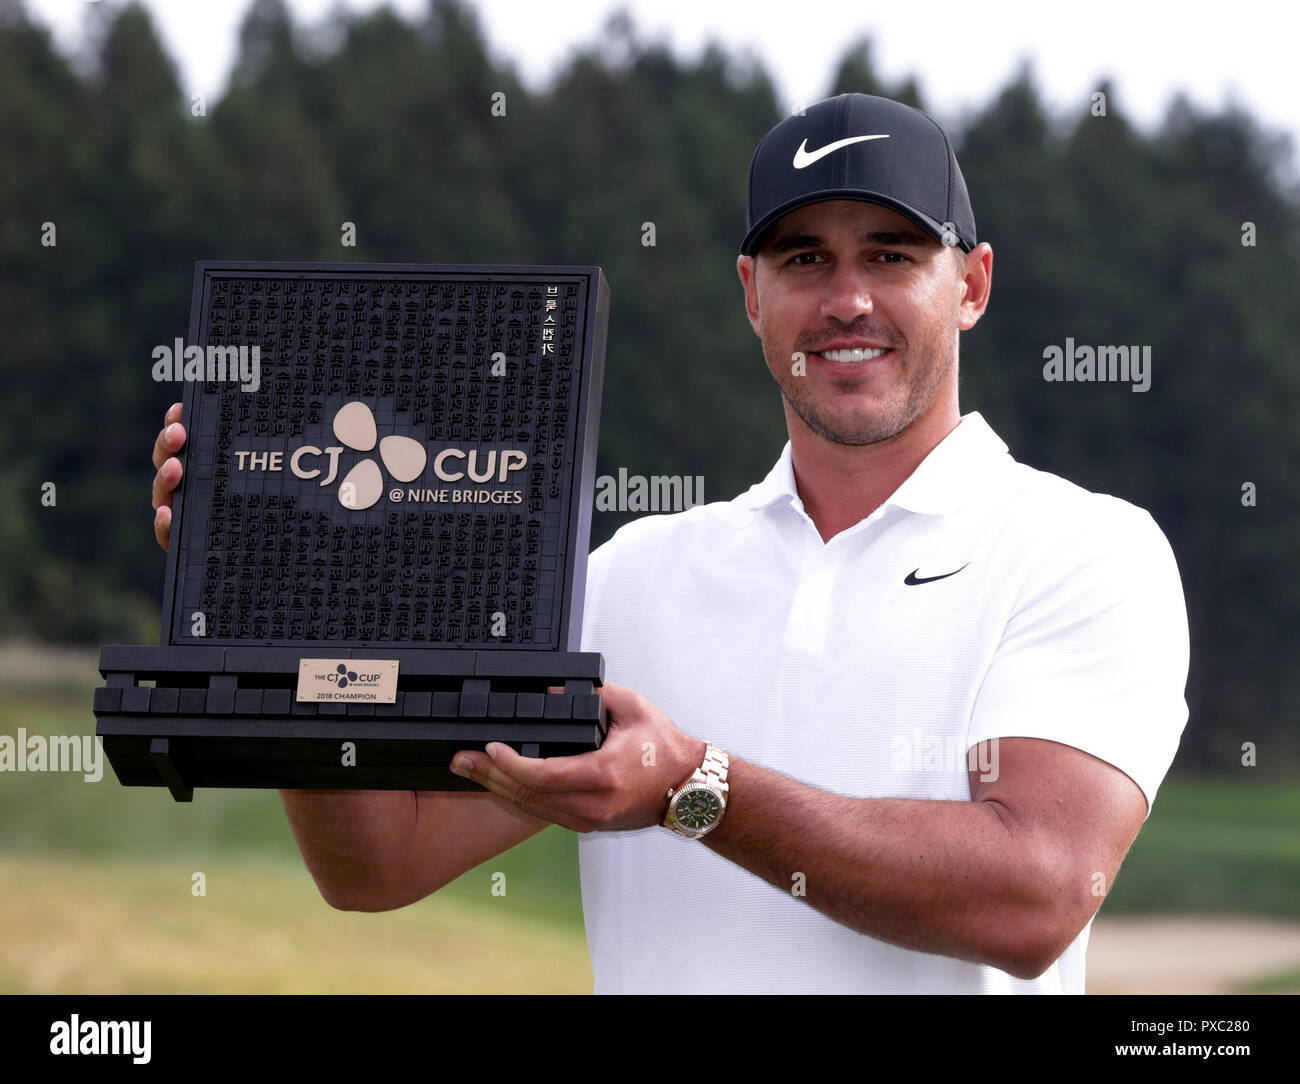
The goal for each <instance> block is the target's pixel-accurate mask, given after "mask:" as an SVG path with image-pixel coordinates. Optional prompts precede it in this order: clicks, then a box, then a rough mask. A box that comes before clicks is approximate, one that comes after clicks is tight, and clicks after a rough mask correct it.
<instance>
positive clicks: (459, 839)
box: [153, 403, 547, 911]
mask: <svg viewBox="0 0 1300 1084" xmlns="http://www.w3.org/2000/svg"><path fill="white" fill-rule="evenodd" d="M184 444H185V427H184V426H183V425H182V424H181V404H180V403H174V404H173V405H172V406H171V407H170V408H169V409H168V411H167V413H166V415H165V416H164V417H163V428H162V429H161V430H160V431H159V433H158V437H157V439H156V440H155V441H154V446H153V465H154V466H155V467H156V468H157V471H158V473H157V474H155V475H154V479H153V506H154V509H155V510H156V512H155V516H154V537H155V538H156V539H157V540H158V545H160V546H161V547H162V548H163V549H164V550H165V549H166V548H167V545H168V542H169V541H170V536H171V511H172V496H173V494H174V492H175V490H176V487H177V486H178V485H180V481H181V475H182V474H183V469H182V466H181V462H180V460H179V459H178V458H176V453H177V452H179V451H180V450H181V448H182V447H183V446H184ZM280 799H281V801H282V802H283V803H284V811H285V813H286V815H287V816H288V818H289V824H290V826H291V827H292V829H293V834H294V838H295V839H296V840H297V841H298V849H299V850H300V851H301V852H302V857H303V861H304V862H306V864H307V869H308V870H309V871H310V872H311V875H312V877H313V879H314V880H315V881H316V887H317V888H318V889H319V890H320V893H321V896H322V897H323V898H324V899H325V901H326V902H327V903H329V904H330V905H331V906H332V907H337V908H339V909H340V910H346V911H389V910H392V909H393V908H395V907H405V906H406V905H407V904H409V903H414V902H416V901H417V900H421V899H423V898H424V897H425V896H427V895H429V893H431V892H436V891H437V890H438V889H439V888H442V886H443V885H445V884H448V883H450V882H451V881H454V880H455V879H456V878H457V877H459V876H460V875H461V874H462V873H466V872H468V871H469V870H471V869H473V868H474V867H475V866H477V865H478V864H479V863H480V862H486V861H487V860H488V859H489V858H493V857H495V856H496V855H498V854H501V853H502V852H504V851H508V850H509V849H510V848H511V847H513V846H514V845H515V844H517V843H522V842H523V841H524V840H525V839H528V838H530V837H531V836H535V835H536V834H537V833H538V832H540V831H541V830H542V829H543V828H545V827H546V825H547V822H546V821H543V820H538V819H537V818H535V817H530V816H528V815H527V814H526V813H523V812H521V811H520V810H518V809H513V808H509V807H504V806H501V805H500V804H498V803H494V802H492V801H491V800H490V799H489V798H488V796H487V795H485V794H472V793H465V792H456V791H452V792H447V793H442V792H436V791H385V790H368V791H345V790H282V791H280Z"/></svg>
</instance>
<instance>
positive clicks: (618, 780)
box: [453, 682, 1146, 978]
mask: <svg viewBox="0 0 1300 1084" xmlns="http://www.w3.org/2000/svg"><path fill="white" fill-rule="evenodd" d="M601 695H602V696H603V697H604V698H605V700H606V703H607V705H608V708H609V713H610V719H611V723H610V732H609V735H608V736H607V737H606V739H605V744H604V746H602V748H601V749H600V750H598V751H597V752H594V753H584V754H582V755H581V756H572V757H551V758H546V759H541V760H532V759H528V758H524V757H521V756H520V755H519V754H518V753H516V752H514V750H513V749H511V748H510V747H509V746H504V745H497V744H496V743H491V744H490V745H489V746H488V754H487V755H485V754H484V753H479V752H465V753H459V754H457V757H456V760H457V761H458V762H459V761H462V760H463V761H464V762H466V763H468V764H469V765H470V768H469V769H468V773H467V774H468V776H469V778H472V779H474V780H475V781H476V782H479V783H481V784H482V785H483V786H484V787H486V788H487V790H488V791H489V792H490V793H491V794H492V795H493V796H494V797H495V798H496V799H497V804H498V805H500V806H502V807H503V808H507V807H511V806H513V807H514V808H516V809H519V810H522V811H524V812H527V813H529V814H531V815H534V816H538V817H544V818H545V819H547V820H550V821H553V822H554V823H556V824H562V825H564V826H565V827H567V828H572V829H574V830H575V831H578V832H590V831H608V830H619V829H630V828H643V827H649V826H651V825H657V824H659V823H660V822H661V821H662V819H663V816H664V812H665V807H666V800H665V797H666V788H665V785H664V781H665V779H667V780H669V781H670V783H671V785H674V786H678V785H680V784H681V783H682V782H683V781H684V780H685V779H686V778H687V777H688V776H689V775H690V774H691V772H692V771H693V770H694V769H695V768H696V767H698V766H699V764H700V763H701V762H702V761H703V759H704V743H703V742H702V741H700V740H699V739H696V738H690V737H687V736H686V735H683V734H682V733H681V732H680V731H678V730H677V729H676V728H675V727H674V726H673V724H672V721H671V720H670V719H669V718H668V716H667V715H666V714H665V713H664V712H663V711H662V710H660V709H659V708H658V707H656V706H655V705H654V704H652V703H651V702H650V701H649V700H648V699H646V697H644V696H643V695H642V694H640V693H638V692H637V691H636V690H634V689H628V688H625V687H623V686H620V685H615V684H614V683H612V682H606V683H605V684H604V686H603V687H602V688H601ZM646 748H654V749H655V750H657V756H656V757H655V758H654V761H653V766H648V765H647V761H646V759H644V758H643V757H642V751H643V750H644V749H646ZM997 752H998V759H997V761H995V762H994V763H997V765H998V772H997V778H996V780H989V781H981V780H980V777H979V776H978V775H977V774H975V773H972V776H971V797H972V800H971V801H961V802H956V801H948V802H943V801H920V800H916V799H910V798H846V797H843V796H841V795H836V794H831V793H828V792H826V791H822V790H818V789H817V788H815V787H811V786H808V785H807V784H804V783H799V782H796V781H795V780H793V779H789V778H787V777H786V776H783V775H780V774H778V773H776V772H772V771H769V770H767V769H765V768H762V767H759V766H758V765H755V764H750V763H748V762H746V761H744V760H741V759H739V758H738V757H734V756H733V757H731V758H730V759H731V764H730V768H729V772H728V781H729V783H730V784H731V788H730V789H731V793H730V796H729V801H728V803H727V812H726V814H725V815H724V816H723V819H722V823H721V824H720V825H719V826H718V827H717V828H716V829H715V830H714V831H713V832H711V833H709V834H708V835H706V836H705V837H704V838H703V840H702V843H703V845H704V846H707V847H710V848H711V849H712V850H714V851H715V852H717V853H718V854H720V855H722V856H723V857H724V858H727V859H730V860H731V861H733V862H735V863H737V864H738V865H741V866H743V867H744V868H745V869H747V870H749V871H750V872H751V873H754V874H756V875H757V876H759V877H762V878H763V879H764V880H765V881H768V882H770V883H771V884H773V885H775V886H776V887H778V888H780V889H781V890H782V891H787V892H788V891H790V890H791V888H792V887H793V886H794V884H795V880H794V877H795V874H797V873H802V874H803V875H804V882H805V891H806V893H807V895H806V897H805V899H806V900H807V902H808V903H809V904H810V905H811V906H813V907H815V908H817V909H818V910H819V911H821V912H823V913H824V914H826V915H828V916H830V917H831V918H833V919H834V920H835V921H837V922H840V923H843V924H844V925H846V926H849V927H851V928H852V929H855V930H858V931H860V932H861V933H865V934H869V935H870V936H872V937H876V938H879V939H881V940H883V941H889V942H891V943H893V944H896V945H901V946H903V947H905V948H911V949H919V950H921V951H923V952H933V953H939V954H942V955H945V956H954V957H956V958H958V959H962V960H970V961H973V962H977V963H983V964H991V965H992V966H994V967H997V968H999V969H1001V970H1003V971H1006V972H1008V973H1009V974H1012V975H1014V976H1016V977H1017V978H1034V977H1037V976H1038V975H1041V974H1042V973H1043V972H1044V971H1045V970H1046V969H1047V968H1048V967H1049V966H1050V965H1051V964H1052V962H1053V961H1054V960H1056V959H1057V957H1059V956H1060V954H1061V953H1062V952H1063V951H1064V950H1065V948H1066V947H1067V946H1068V945H1069V943H1070V942H1071V941H1072V940H1074V938H1075V937H1076V936H1078V934H1079V932H1080V931H1081V930H1082V929H1083V927H1084V926H1085V925H1086V924H1087V922H1088V919H1089V918H1091V916H1092V915H1093V914H1094V913H1095V912H1096V910H1097V908H1098V907H1099V906H1100V904H1101V901H1102V899H1103V897H1104V893H1105V892H1107V891H1109V889H1110V885H1111V882H1112V881H1113V880H1114V877H1115V873H1116V871H1117V870H1118V869H1119V865H1120V863H1121V862H1122V861H1123V859H1124V855H1125V854H1126V853H1127V851H1128V848H1129V846H1130V845H1131V844H1132V842H1133V840H1134V838H1135V837H1136V836H1137V832H1138V829H1139V828H1140V827H1141V826H1142V819H1143V817H1144V816H1145V814H1146V799H1145V797H1144V796H1143V794H1142V791H1141V790H1140V789H1139V788H1138V786H1137V784H1135V783H1134V782H1133V781H1132V780H1131V779H1129V777H1128V776H1126V775H1125V774H1124V773H1123V772H1121V771H1119V770H1118V769H1117V768H1114V767H1112V766H1111V765H1109V764H1107V763H1105V762H1103V761H1101V760H1098V759H1097V758H1095V757H1093V756H1090V755H1089V754H1087V753H1084V752H1081V751H1080V750H1078V749H1074V748H1072V747H1071V746H1067V745H1061V744H1058V743H1056V742H1052V741H1045V740H1041V739H1036V738H1002V739H1000V742H999V748H998V750H997ZM980 763H981V764H983V763H990V761H989V760H981V761H980ZM455 770H458V769H457V768H456V766H455V765H453V771H455ZM665 831H666V829H665ZM1098 875H1100V876H1099V877H1098Z"/></svg>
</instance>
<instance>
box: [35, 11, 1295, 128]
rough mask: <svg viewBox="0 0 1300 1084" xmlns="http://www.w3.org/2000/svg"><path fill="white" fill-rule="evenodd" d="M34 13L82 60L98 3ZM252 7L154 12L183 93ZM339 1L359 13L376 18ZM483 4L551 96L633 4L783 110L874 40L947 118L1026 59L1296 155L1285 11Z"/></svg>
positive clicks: (491, 38)
mask: <svg viewBox="0 0 1300 1084" xmlns="http://www.w3.org/2000/svg"><path fill="white" fill-rule="evenodd" d="M26 2H27V9H28V11H29V12H32V13H33V15H34V16H35V17H37V18H39V19H40V20H41V21H43V22H45V23H46V24H47V25H49V26H50V27H51V28H52V29H53V30H54V31H55V35H56V39H57V40H58V41H59V42H60V43H61V44H62V45H64V46H65V47H67V48H68V49H72V48H75V47H76V45H77V44H78V43H79V41H80V39H81V29H82V25H83V20H84V18H85V15H86V9H87V8H88V7H89V6H90V4H91V3H93V2H97V0H26ZM103 2H104V3H120V0H103ZM249 3H250V0H146V6H147V7H148V8H149V9H150V10H151V11H152V12H153V13H154V17H155V21H156V23H157V24H158V26H159V29H160V33H161V35H162V37H163V39H164V41H165V42H166V45H167V48H168V51H169V52H170V54H171V55H172V57H173V58H174V59H175V60H177V61H178V63H179V64H180V66H181V68H182V72H183V79H184V82H185V86H186V90H187V91H189V92H191V93H193V92H195V91H202V92H204V93H206V94H209V95H213V94H219V93H220V91H221V89H222V88H223V87H224V86H225V83H226V79H227V76H228V74H229V71H230V67H231V64H232V63H233V59H234V53H235V46H236V32H237V30H238V26H239V23H240V21H241V19H242V18H243V15H244V13H245V12H246V11H247V9H248V6H249ZM339 3H340V0H290V7H291V8H292V9H293V10H294V11H295V12H296V14H297V18H298V20H299V22H303V21H306V22H308V23H310V22H315V21H317V20H319V19H321V18H323V17H324V16H325V15H326V14H328V12H329V11H330V10H331V8H332V7H334V6H336V5H337V4H339ZM342 3H343V6H344V7H346V8H348V9H349V10H354V11H361V10H369V9H372V8H375V7H378V6H380V5H379V4H377V3H374V2H372V0H342ZM389 6H391V7H393V8H395V9H396V10H398V11H400V12H402V13H404V14H406V15H417V14H419V13H422V12H423V11H424V10H425V9H426V7H427V3H426V0H390V5H389ZM474 6H475V8H476V10H477V11H478V12H479V20H480V25H481V26H482V27H483V28H484V31H485V34H486V37H487V40H488V43H489V46H490V48H491V50H492V52H493V53H494V54H495V55H496V56H497V57H498V58H506V59H509V60H510V61H512V62H513V63H514V65H515V68H516V70H517V72H518V73H519V75H520V77H521V78H522V79H523V81H524V82H525V83H526V84H528V85H529V86H532V87H538V86H541V85H544V84H545V83H546V81H547V80H549V79H550V77H551V76H552V74H553V73H554V71H555V69H556V68H557V66H559V65H561V64H562V63H563V62H564V60H565V59H566V58H567V56H568V55H569V54H570V52H571V51H572V49H573V47H574V46H575V44H578V45H580V44H586V43H590V42H592V41H593V40H595V39H596V38H597V37H598V36H599V31H600V28H601V26H602V25H603V24H604V22H605V20H606V19H607V18H608V17H609V15H610V14H611V13H612V12H614V11H616V10H618V9H620V8H623V9H626V10H627V11H629V12H630V13H631V14H632V18H633V21H634V23H635V25H636V28H637V31H638V36H639V37H640V38H642V39H643V40H645V39H649V40H652V41H666V42H667V43H669V44H670V45H671V47H672V48H673V50H674V52H676V53H677V54H678V55H679V56H684V57H695V56H697V55H698V54H699V53H700V51H701V50H702V49H703V47H704V45H705V43H707V42H708V41H709V40H710V39H713V40H716V41H718V42H720V43H721V44H722V45H723V47H724V48H725V49H726V50H727V52H728V53H731V54H733V55H735V54H739V53H741V52H742V51H744V50H746V49H749V50H752V52H753V53H754V55H755V56H756V57H757V58H758V59H759V60H760V61H761V62H762V64H763V66H764V67H765V68H766V69H767V71H768V72H769V73H770V74H771V75H772V77H773V78H774V79H775V80H776V81H777V84H778V86H779V87H780V89H781V91H782V94H783V97H784V98H785V100H787V101H794V100H796V99H804V100H810V101H811V100H816V99H817V98H819V97H822V96H823V95H824V94H825V92H826V89H827V83H828V81H829V78H830V75H831V72H832V71H833V69H834V66H835V64H836V62H837V60H838V59H839V57H840V54H841V52H842V50H843V49H844V47H845V46H846V45H848V44H849V43H850V42H852V41H854V40H855V39H856V38H858V37H859V36H860V35H861V34H863V33H867V34H870V36H871V38H872V40H873V42H874V56H875V60H876V64H877V68H878V70H879V71H880V72H881V73H882V74H883V75H884V76H885V77H886V78H887V79H892V78H896V77H900V76H903V75H907V74H911V73H916V74H917V75H918V77H919V79H920V81H921V87H922V90H923V93H924V95H925V98H926V101H927V103H928V104H929V105H930V107H931V111H932V112H934V113H935V114H936V115H937V117H938V119H939V120H941V121H945V122H950V121H954V120H959V119H960V117H961V114H962V111H963V110H965V109H969V108H973V107H976V106H979V105H981V104H983V103H984V102H986V101H987V100H988V99H989V97H990V95H991V93H992V92H993V91H994V90H995V89H997V88H999V87H1001V86H1003V85H1005V83H1006V82H1008V81H1009V79H1010V78H1012V76H1013V75H1014V74H1015V72H1016V70H1017V69H1018V67H1019V66H1020V63H1021V61H1022V60H1023V59H1028V60H1029V61H1030V62H1031V63H1032V66H1033V70H1034V72H1035V74H1036V77H1037V82H1038V85H1039V88H1040V91H1041V93H1042V94H1043V96H1044V97H1045V98H1046V99H1047V102H1048V103H1049V106H1050V107H1051V108H1052V109H1054V110H1070V111H1075V110H1078V109H1080V108H1083V107H1084V106H1086V104H1087V101H1088V95H1089V94H1090V93H1091V91H1092V90H1094V89H1095V88H1096V85H1097V83H1098V81H1099V80H1100V79H1101V78H1102V77H1103V76H1106V75H1109V76H1111V77H1112V78H1113V79H1114V80H1115V84H1116V89H1117V92H1118V96H1119V98H1120V102H1121V104H1122V107H1123V108H1124V109H1125V111H1127V112H1128V113H1129V114H1130V115H1131V116H1132V117H1133V118H1134V119H1135V121H1136V122H1137V123H1138V124H1139V125H1140V126H1142V127H1144V128H1148V127H1149V126H1150V125H1152V124H1154V123H1155V122H1156V121H1158V120H1159V118H1160V117H1161V116H1162V115H1163V113H1164V110H1165V108H1166V107H1167V105H1168V103H1169V99H1170V97H1171V96H1172V95H1173V93H1174V92H1175V91H1176V90H1180V89H1181V90H1184V91H1186V92H1187V93H1188V95H1189V97H1191V99H1192V100H1193V101H1195V102H1197V103H1198V104H1200V105H1202V106H1205V107H1208V108H1214V109H1218V108H1220V107H1221V106H1222V105H1223V104H1224V103H1225V102H1230V101H1236V102H1239V103H1241V104H1243V105H1245V106H1246V107H1248V108H1249V109H1250V111H1251V112H1252V113H1253V114H1254V115H1255V116H1256V117H1257V118H1258V119H1259V120H1260V121H1261V122H1263V123H1264V124H1265V125H1267V126H1269V127H1273V128H1278V129H1283V130H1285V131H1286V132H1287V133H1289V134H1290V135H1291V137H1292V140H1293V143H1294V144H1295V145H1296V146H1300V77H1298V76H1297V70H1298V69H1300V56H1297V47H1296V36H1295V31H1296V29H1297V28H1300V14H1297V12H1296V9H1295V8H1294V6H1293V5H1291V4H1289V3H1287V2H1285V0H1283V2H1278V0H1234V2H1232V3H1230V4H1217V3H1216V4H1211V3H1208V2H1199V0H1194V2H1190V3H1186V2H1183V3H1171V2H1156V0H1126V2H1116V0H1093V2H1087V0H1084V2H1081V3H1076V4H1070V5H1068V7H1063V8H1061V9H1057V10H1053V9H1051V8H1050V7H1049V5H1047V4H1044V3H1042V2H1041V0H1038V2H1021V0H1005V2H999V0H990V2H988V3H985V4H977V3H971V2H970V0H963V2H951V0H924V2H920V3H915V4H888V5H885V4H875V3H862V2H859V0H832V2H827V0H776V2H773V0H703V2H702V0H479V2H477V3H476V4H475V5H474Z"/></svg>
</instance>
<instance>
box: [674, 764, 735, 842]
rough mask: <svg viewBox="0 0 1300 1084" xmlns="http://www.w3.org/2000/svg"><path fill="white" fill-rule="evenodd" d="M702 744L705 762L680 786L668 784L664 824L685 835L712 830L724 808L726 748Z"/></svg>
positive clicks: (720, 820)
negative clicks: (674, 787) (676, 787)
mask: <svg viewBox="0 0 1300 1084" xmlns="http://www.w3.org/2000/svg"><path fill="white" fill-rule="evenodd" d="M705 745H706V746H707V749H706V750H705V753H704V763H703V764H701V765H700V766H699V767H698V768H696V769H695V772H694V774H693V775H692V776H691V777H690V778H689V779H688V780H686V782H685V783H683V784H682V785H681V787H680V788H678V789H676V790H674V789H673V788H672V787H669V788H668V812H667V814H665V816H664V820H663V826H664V827H665V828H670V829H672V831H674V832H676V833H677V834H678V835H682V836H685V837H686V838H687V839H699V838H700V837H701V836H702V835H705V834H706V833H708V832H712V831H713V829H715V828H716V827H717V826H718V825H719V824H720V823H721V822H722V815H723V814H724V813H725V812H726V811H727V793H728V789H729V788H728V785H727V751H726V750H725V749H719V748H718V747H717V746H716V745H714V744H713V743H712V742H705Z"/></svg>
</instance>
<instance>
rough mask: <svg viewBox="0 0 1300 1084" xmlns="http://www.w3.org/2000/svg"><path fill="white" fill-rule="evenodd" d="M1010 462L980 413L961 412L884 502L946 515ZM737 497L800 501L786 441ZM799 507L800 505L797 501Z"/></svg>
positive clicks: (759, 503) (757, 501)
mask: <svg viewBox="0 0 1300 1084" xmlns="http://www.w3.org/2000/svg"><path fill="white" fill-rule="evenodd" d="M1011 462H1012V460H1011V456H1010V453H1009V452H1008V450H1007V446H1006V444H1005V443H1004V442H1003V441H1002V439H1001V438H1000V437H999V436H998V435H997V434H996V433H995V432H993V430H992V429H991V428H990V427H989V424H988V422H986V421H985V420H984V418H983V416H982V415H981V414H979V413H978V412H972V413H970V414H966V415H964V416H963V417H962V419H961V422H960V423H959V424H958V425H957V427H956V428H955V429H954V430H953V431H952V432H951V433H949V434H948V435H947V436H946V437H944V438H943V440H941V441H940V442H939V443H938V444H936V445H935V446H934V448H933V449H932V450H931V451H930V454H929V455H927V456H926V457H925V458H924V459H923V460H921V462H920V463H919V464H918V465H917V468H916V469H915V470H914V471H912V473H911V474H910V475H908V476H907V478H906V479H905V480H904V481H903V484H902V485H900V486H899V487H898V488H897V489H896V490H894V492H893V493H892V494H891V495H890V496H889V497H887V498H886V499H885V502H884V503H885V504H886V505H894V506H896V507H898V508H903V509H906V510H907V511H910V512H920V513H924V514H928V515H940V516H941V515H946V514H947V513H949V512H951V511H953V510H954V509H956V508H958V507H960V506H961V505H963V504H965V503H967V502H968V501H970V500H972V499H974V498H975V497H977V496H978V493H979V490H980V489H981V488H986V487H987V485H988V484H989V483H990V482H992V481H993V480H994V478H995V475H994V470H995V469H996V468H999V467H1004V466H1006V465H1007V464H1009V463H1011ZM737 502H738V503H739V504H741V506H742V507H744V508H747V509H750V510H752V511H757V510H758V509H760V508H766V507H769V506H771V505H775V504H777V503H778V502H785V503H791V504H793V503H796V502H799V490H798V488H797V487H796V486H795V481H794V460H793V459H792V457H791V450H790V442H789V441H786V443H785V447H784V448H782V449H781V455H780V458H778V459H777V461H776V465H775V466H774V467H773V468H772V469H771V471H769V472H768V475H767V477H766V478H764V479H763V480H762V481H761V482H759V483H757V484H756V485H753V486H750V488H749V490H748V491H747V492H745V493H744V494H742V495H741V496H740V497H739V498H737ZM799 507H801V508H802V507H803V505H802V503H801V502H800V503H799Z"/></svg>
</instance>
